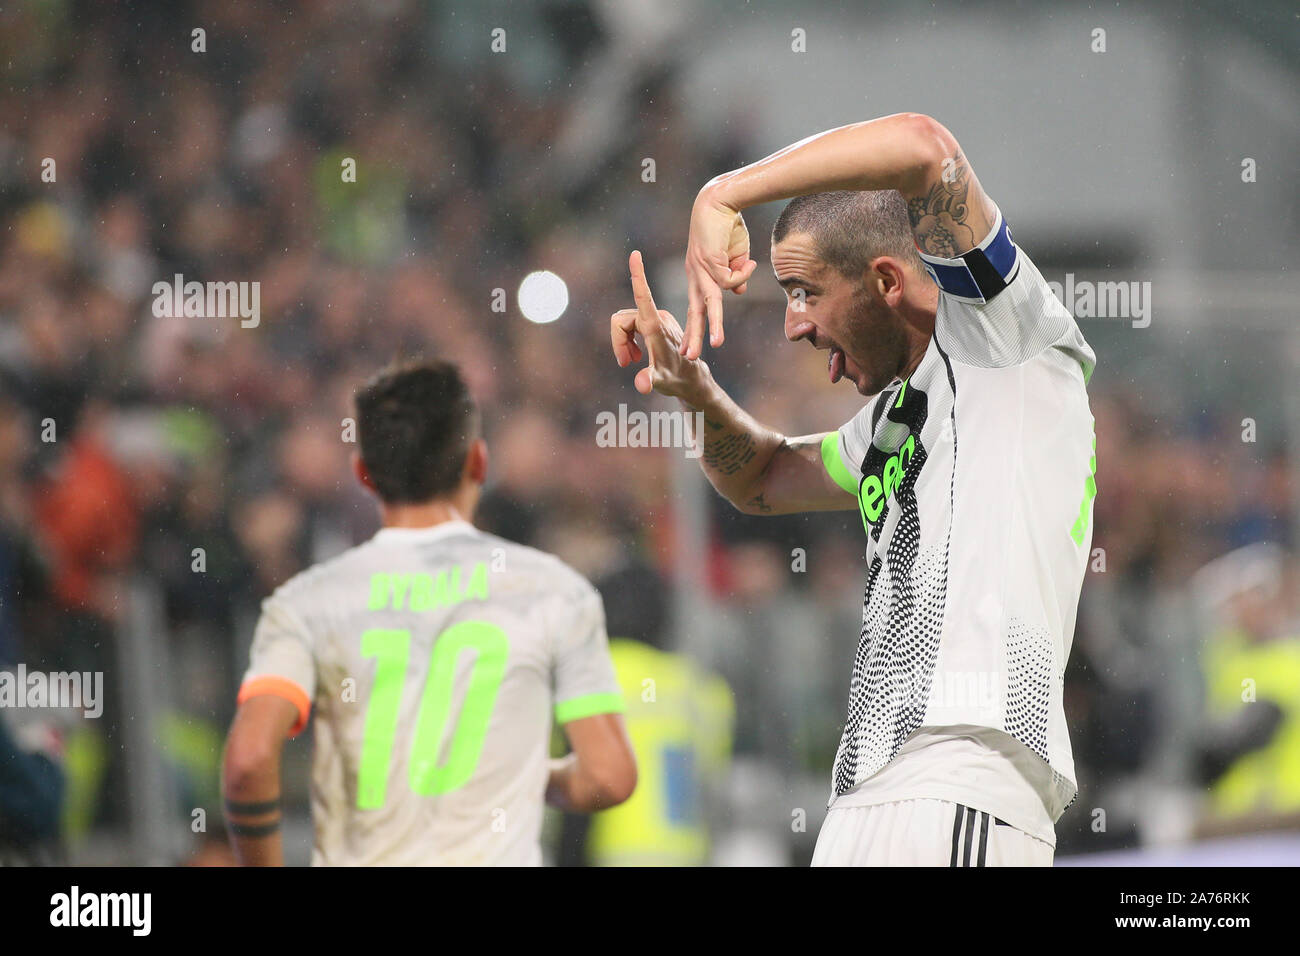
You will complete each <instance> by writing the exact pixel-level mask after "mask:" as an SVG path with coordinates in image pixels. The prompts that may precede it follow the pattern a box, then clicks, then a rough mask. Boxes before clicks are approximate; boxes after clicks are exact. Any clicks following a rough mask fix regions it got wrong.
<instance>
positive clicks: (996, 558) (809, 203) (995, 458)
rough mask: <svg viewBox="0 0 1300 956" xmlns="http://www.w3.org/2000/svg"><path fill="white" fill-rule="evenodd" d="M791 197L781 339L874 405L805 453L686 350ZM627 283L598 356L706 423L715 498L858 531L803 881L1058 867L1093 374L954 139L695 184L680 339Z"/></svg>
mask: <svg viewBox="0 0 1300 956" xmlns="http://www.w3.org/2000/svg"><path fill="white" fill-rule="evenodd" d="M790 197H795V198H793V199H792V201H791V202H790V203H789V204H788V205H787V206H786V208H785V209H784V210H783V212H782V213H781V216H780V218H779V219H778V221H777V224H776V226H775V229H774V230H773V236H772V266H773V270H774V271H775V273H776V278H777V281H778V282H779V283H780V284H781V286H782V287H783V288H784V289H785V290H786V292H787V296H788V302H787V308H786V314H785V333H786V337H787V338H788V339H789V340H790V341H792V342H798V341H800V340H803V341H806V342H808V343H809V344H811V345H812V346H813V347H814V348H817V349H824V350H826V351H827V354H828V370H829V377H830V380H831V381H832V382H837V381H839V380H840V379H842V378H845V379H848V380H850V381H851V382H852V383H853V384H854V385H855V386H856V388H857V390H858V392H860V393H861V394H862V395H864V396H874V398H872V399H871V401H869V402H868V403H867V404H866V405H865V406H864V407H863V408H862V410H861V411H860V412H859V413H858V414H857V415H856V416H855V417H854V418H853V420H852V421H850V422H848V423H847V424H845V425H843V426H841V427H840V428H839V429H838V430H836V431H831V432H828V433H826V434H818V435H807V436H803V437H799V438H792V437H786V436H784V435H781V434H779V433H777V432H775V431H773V430H772V429H770V428H767V427H765V426H763V425H761V424H759V423H758V422H757V421H755V420H754V419H753V418H752V417H750V416H749V415H748V414H746V413H745V412H744V411H743V410H742V409H740V408H739V407H737V405H736V404H735V403H734V402H733V401H732V400H731V399H730V398H728V397H727V395H726V394H725V393H724V392H723V391H722V390H721V389H720V388H719V387H718V385H717V384H716V383H715V382H714V381H713V379H712V377H711V375H710V373H709V369H708V367H707V365H706V364H705V363H704V362H703V361H702V360H701V359H700V357H699V356H700V352H701V349H702V346H703V338H704V331H705V325H706V320H707V325H708V327H709V330H710V332H711V336H710V340H711V343H712V345H713V346H714V347H717V346H719V345H721V344H722V338H723V335H722V291H723V290H724V289H730V290H732V291H733V292H736V293H742V292H744V291H745V287H746V282H747V280H748V279H749V278H750V276H751V275H752V274H753V270H754V268H755V265H756V263H755V262H754V261H753V260H752V259H750V257H749V239H748V234H747V232H746V230H745V226H744V221H743V219H742V218H741V215H740V214H741V211H742V210H743V209H746V208H748V207H750V206H754V205H757V204H759V203H764V202H770V201H773V200H777V199H786V198H790ZM631 268H632V274H633V275H632V279H633V291H634V295H635V298H636V301H637V309H635V310H623V311H621V312H618V313H616V314H615V315H614V316H613V317H612V318H611V334H612V338H613V345H614V354H615V357H616V358H617V360H618V362H619V364H620V365H623V366H626V365H627V364H628V363H630V362H634V361H640V360H641V359H642V358H643V357H645V356H647V355H648V359H649V366H648V367H647V368H643V369H641V370H640V371H639V372H638V373H637V376H636V380H635V381H636V386H637V388H638V390H639V391H641V392H643V393H648V392H649V391H650V390H651V389H652V388H653V389H657V390H658V391H660V392H663V393H665V394H668V395H675V396H677V397H678V398H680V399H681V400H682V401H683V402H684V403H685V404H686V405H687V406H688V407H689V408H690V409H692V410H695V411H701V412H703V413H704V423H705V427H704V452H703V455H702V457H701V464H702V466H703V468H704V470H705V473H706V474H707V476H708V478H709V480H710V481H711V482H712V483H713V485H714V487H715V488H716V489H717V490H718V491H719V492H720V493H721V494H722V495H724V496H725V497H726V498H727V499H729V500H730V501H731V502H732V503H733V504H734V505H736V507H738V508H739V509H741V510H742V511H745V512H747V513H752V514H784V513H791V512H799V511H822V510H835V509H856V510H858V511H859V513H860V516H861V526H862V528H863V530H864V533H865V536H866V561H867V568H866V587H865V594H864V600H863V615H862V630H861V634H860V639H859V644H858V648H857V652H856V654H855V657H854V660H853V667H852V675H851V679H850V682H849V713H848V719H847V721H846V724H845V727H844V731H843V736H842V738H841V740H840V745H839V750H838V753H837V755H836V758H835V765H834V770H833V773H832V796H831V800H830V803H829V809H828V811H827V815H826V821H825V823H824V824H823V826H822V830H821V833H820V834H819V837H818V841H817V848H816V851H815V854H814V858H813V862H814V864H823V865H853V864H867V865H874V864H880V865H940V866H949V865H952V866H984V865H990V866H991V865H1007V864H1009V865H1050V864H1051V861H1052V855H1053V852H1054V847H1055V822H1056V820H1057V819H1058V818H1059V817H1060V815H1061V813H1062V812H1063V811H1064V810H1065V808H1066V807H1067V806H1068V805H1069V803H1070V802H1071V801H1072V800H1073V798H1074V796H1075V794H1076V786H1075V779H1074V762H1073V759H1072V757H1071V751H1070V738H1069V734H1068V732H1067V729H1066V725H1065V714H1064V710H1063V707H1062V701H1061V690H1062V675H1063V673H1064V670H1065V664H1066V660H1067V658H1068V657H1069V653H1070V644H1071V641H1072V638H1073V632H1074V623H1075V614H1076V610H1077V607H1078V599H1079V591H1080V588H1081V586H1082V581H1083V576H1084V571H1085V566H1086V561H1087V557H1088V553H1089V547H1090V544H1091V540H1092V525H1091V517H1092V505H1093V497H1094V494H1095V489H1096V485H1095V482H1094V472H1095V467H1096V458H1095V448H1096V443H1095V438H1094V435H1093V418H1092V413H1091V411H1090V410H1089V406H1088V394H1087V390H1086V386H1087V382H1088V379H1089V377H1090V376H1091V374H1092V371H1093V368H1094V366H1095V364H1096V357H1095V355H1094V354H1093V352H1092V349H1091V348H1090V347H1089V346H1088V344H1087V342H1085V341H1084V339H1083V336H1082V334H1081V333H1080V331H1079V329H1078V326H1077V325H1076V324H1075V322H1074V319H1073V317H1072V316H1071V315H1070V313H1069V312H1067V311H1066V309H1065V308H1064V307H1063V306H1062V305H1061V304H1060V303H1059V302H1058V301H1057V300H1056V299H1055V298H1054V297H1053V295H1052V293H1051V291H1050V289H1049V287H1048V286H1047V283H1046V282H1045V281H1044V280H1043V277H1042V276H1041V275H1040V274H1039V272H1038V270H1037V269H1036V268H1035V267H1034V264H1033V263H1032V262H1031V261H1030V259H1029V257H1028V256H1027V255H1026V254H1025V253H1024V251H1023V250H1021V249H1019V248H1018V247H1017V246H1016V245H1015V243H1014V242H1013V241H1012V238H1011V233H1010V230H1009V229H1008V227H1007V223H1006V221H1005V220H1004V219H1003V217H1002V212H1001V211H1000V210H999V208H998V207H997V206H996V205H995V204H994V203H993V201H992V200H991V199H990V198H989V197H988V196H987V195H985V193H984V190H983V189H982V188H981V187H980V184H979V181H978V180H977V179H976V178H975V175H974V173H973V172H972V171H971V169H970V166H969V165H968V164H967V161H966V158H965V157H964V156H963V155H962V152H961V150H960V149H959V147H958V145H957V142H956V140H955V139H954V138H953V136H952V134H951V133H949V131H948V130H947V129H945V128H944V127H943V126H941V125H940V124H939V123H937V122H936V121H935V120H933V119H931V118H929V117H926V116H921V115H917V114H910V113H908V114H898V115H894V116H887V117H883V118H881V119H876V120H872V121H869V122H864V123H858V124H854V125H851V126H846V127H841V128H838V129H834V130H830V131H828V132H825V133H822V134H819V135H816V136H813V137H810V138H808V139H806V140H803V141H801V142H799V143H796V144H794V145H792V146H790V147H787V148H786V149H784V150H781V151H779V152H777V153H774V154H773V155H771V156H769V157H767V158H766V159H763V160H760V161H759V162H756V163H753V164H752V165H749V166H746V167H743V168H741V169H738V170H735V171H734V172H730V173H726V174H723V175H721V176H718V177H716V178H715V179H713V180H711V181H710V182H709V183H707V184H706V185H705V187H704V188H703V189H702V190H701V191H700V194H699V196H698V197H697V199H696V202H695V206H694V209H693V210H692V213H691V227H690V236H689V240H688V246H687V252H686V270H687V275H688V284H689V294H690V303H689V310H688V313H687V325H686V330H685V332H683V331H682V329H681V327H680V326H679V325H678V324H677V322H676V320H674V319H673V317H672V316H671V315H669V314H668V313H667V312H659V311H657V310H656V309H655V308H654V305H653V301H652V299H651V297H650V290H649V288H648V286H647V285H646V282H645V277H644V270H643V266H642V264H641V261H640V256H639V254H637V253H634V254H633V257H632V260H631ZM638 333H639V334H640V335H641V337H642V340H643V341H644V343H645V347H644V349H643V348H642V346H640V345H638V343H637V341H636V338H635V336H636V334H638ZM855 523H856V522H855Z"/></svg>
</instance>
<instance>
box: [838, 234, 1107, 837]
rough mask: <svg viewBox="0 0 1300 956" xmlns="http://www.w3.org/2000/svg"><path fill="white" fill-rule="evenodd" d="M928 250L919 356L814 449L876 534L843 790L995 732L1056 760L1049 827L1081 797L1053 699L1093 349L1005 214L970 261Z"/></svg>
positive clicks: (1076, 567) (1070, 577) (1085, 507)
mask: <svg viewBox="0 0 1300 956" xmlns="http://www.w3.org/2000/svg"><path fill="white" fill-rule="evenodd" d="M922 258H923V259H924V260H925V263H926V266H927V268H928V269H929V271H930V273H931V276H932V277H933V278H935V280H936V281H937V282H938V283H939V286H940V289H941V292H940V295H939V304H938V312H937V315H936V316H935V331H934V336H933V338H932V339H931V341H930V344H929V347H928V349H927V350H926V353H925V355H924V357H923V358H922V360H921V363H920V365H919V366H918V367H917V368H916V370H915V371H914V372H913V373H912V374H911V375H910V376H909V377H908V378H907V379H906V380H905V381H898V380H897V379H896V380H895V381H894V382H893V383H892V384H891V385H890V386H889V387H888V388H886V389H885V390H884V391H883V392H881V393H880V394H879V395H877V396H875V398H873V399H872V401H871V402H869V403H868V404H867V406H866V407H865V408H863V409H862V411H861V412H859V413H858V414H857V415H856V416H855V417H854V418H853V420H852V421H850V422H848V423H847V424H845V425H844V426H843V427H841V428H840V429H839V431H838V432H833V433H831V434H830V435H828V436H826V440H825V441H824V443H823V446H822V457H823V460H824V462H825V464H826V467H827V470H828V472H829V473H830V474H831V475H832V477H834V478H835V480H836V481H837V482H838V483H839V484H840V485H841V486H842V487H843V488H845V490H847V491H849V492H850V493H852V494H854V495H855V496H857V498H858V502H859V506H860V512H861V516H862V522H863V527H864V530H866V532H867V552H866V558H867V562H868V570H867V583H866V591H865V595H864V600H863V613H862V633H861V638H860V641H859V644H858V648H857V652H856V655H855V658H854V662H853V675H852V681H851V684H850V692H849V713H848V720H847V723H846V725H845V727H844V733H843V737H842V738H841V741H840V745H839V750H838V753H837V755H836V758H835V766H834V771H833V787H834V792H835V794H837V795H841V794H845V793H848V792H849V791H851V790H852V789H853V788H854V787H856V786H858V785H860V784H862V783H863V782H864V781H865V780H867V779H868V778H869V777H871V776H872V775H873V774H875V773H876V772H877V771H879V770H880V769H881V768H882V767H884V766H885V765H886V764H888V763H889V762H890V761H891V760H892V759H893V758H894V757H895V756H896V755H897V754H898V753H899V750H900V749H901V748H902V746H903V744H904V742H905V741H906V740H907V739H908V738H909V737H910V736H911V735H912V734H913V733H914V732H916V731H918V730H920V729H921V728H954V727H965V728H970V727H988V728H993V729H994V730H996V731H999V732H1002V733H1005V734H1007V735H1009V736H1010V737H1011V738H1014V740H1016V741H1019V742H1020V743H1021V744H1023V745H1024V746H1025V747H1027V748H1028V749H1029V750H1030V751H1032V752H1033V753H1034V754H1036V755H1037V756H1038V757H1039V758H1041V760H1042V761H1043V762H1044V763H1045V764H1046V765H1048V767H1050V773H1046V772H1045V773H1044V774H1042V775H1041V778H1040V779H1041V781H1045V782H1040V783H1038V784H1036V788H1037V789H1038V790H1039V791H1040V792H1039V796H1040V797H1041V798H1042V800H1043V803H1044V806H1045V807H1047V808H1048V811H1049V813H1050V814H1051V819H1052V820H1055V819H1056V818H1057V817H1059V816H1060V813H1061V812H1062V811H1063V810H1064V809H1065V807H1066V806H1067V805H1068V804H1069V803H1070V802H1071V801H1072V800H1073V798H1074V796H1075V794H1076V792H1077V787H1076V785H1075V775H1074V761H1073V757H1072V755H1071V751H1070V738H1069V734H1068V732H1067V729H1066V725H1065V714H1064V709H1063V706H1062V700H1061V696H1062V681H1063V675H1064V672H1065V665H1066V660H1067V658H1068V657H1069V654H1070V645H1071V642H1072V639H1073V634H1074V624H1075V614H1076V611H1077V608H1078V601H1079V592H1080V589H1081V586H1082V582H1083V576H1084V572H1085V570H1086V566H1087V560H1088V556H1089V548H1090V545H1091V541H1092V520H1091V519H1092V506H1093V498H1094V495H1095V491H1096V485H1095V480H1094V472H1095V468H1096V457H1095V449H1096V441H1095V437H1094V432H1093V417H1092V412H1091V410H1090V408H1089V406H1088V393H1087V387H1086V386H1087V383H1088V380H1089V378H1090V377H1091V375H1092V372H1093V369H1094V367H1095V365H1096V357H1095V355H1094V354H1093V351H1092V349H1091V348H1090V347H1089V345H1088V343H1087V342H1086V341H1084V338H1083V335H1082V333H1081V332H1080V331H1079V328H1078V325H1077V324H1076V323H1075V321H1074V318H1073V316H1071V315H1070V313H1069V312H1068V311H1067V310H1066V309H1065V307H1064V306H1063V305H1062V304H1061V303H1060V302H1059V301H1058V300H1057V299H1056V298H1055V297H1054V296H1053V295H1052V292H1051V289H1050V288H1049V287H1048V285H1047V283H1046V282H1045V281H1044V280H1043V277H1042V275H1041V274H1040V273H1039V271H1038V269H1037V268H1035V266H1034V264H1033V262H1031V261H1030V259H1029V257H1028V256H1026V255H1025V254H1024V252H1023V251H1021V250H1019V249H1018V248H1017V247H1016V246H1015V244H1014V242H1013V241H1012V239H1011V234H1010V231H1009V230H1008V229H1007V228H1006V226H1005V224H1004V222H1003V219H1002V215H1001V213H1000V212H999V213H998V217H997V222H996V224H995V226H994V228H993V230H992V231H991V232H990V234H989V236H988V237H987V238H986V239H985V240H984V242H982V243H981V244H980V246H979V247H977V248H976V249H974V250H971V252H970V253H966V254H964V255H963V256H962V257H960V258H958V259H954V260H948V259H940V258H937V257H933V256H923V257H922ZM1045 769H1046V768H1045Z"/></svg>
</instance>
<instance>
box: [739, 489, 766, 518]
mask: <svg viewBox="0 0 1300 956" xmlns="http://www.w3.org/2000/svg"><path fill="white" fill-rule="evenodd" d="M745 506H746V507H748V508H752V509H753V510H755V511H758V512H761V513H762V514H765V515H766V514H771V513H772V506H771V505H769V504H768V503H767V500H766V499H765V498H764V497H763V492H761V491H760V492H759V493H758V494H756V495H754V497H752V498H750V499H749V501H747V502H745Z"/></svg>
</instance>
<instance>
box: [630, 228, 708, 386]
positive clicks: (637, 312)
mask: <svg viewBox="0 0 1300 956" xmlns="http://www.w3.org/2000/svg"><path fill="white" fill-rule="evenodd" d="M628 269H629V270H630V271H631V274H632V297H633V298H634V299H635V300H636V308H635V309H621V310H619V311H618V312H615V313H614V314H613V315H612V316H610V319H609V334H610V340H611V343H612V345H613V347H614V358H615V360H616V361H617V362H618V364H619V367H620V368H626V367H627V366H628V365H629V364H630V363H632V362H639V361H641V360H642V359H643V358H644V359H647V360H648V364H647V365H646V367H645V368H643V369H641V370H640V371H639V372H637V373H636V379H635V380H634V382H633V384H635V385H636V390H637V391H638V392H640V393H641V394H643V395H648V394H650V392H651V391H656V392H659V393H660V394H661V395H671V396H675V397H677V398H680V399H682V400H684V401H685V402H686V403H687V404H696V403H697V402H698V401H699V400H701V399H702V398H703V396H704V393H705V391H706V390H707V383H708V381H709V368H708V366H707V365H705V364H704V362H703V361H701V360H699V359H689V358H685V357H684V356H683V355H682V350H681V344H682V338H683V337H682V327H681V326H680V325H678V324H677V320H676V319H675V318H673V316H672V313H671V312H666V311H664V310H663V309H657V308H655V300H654V296H652V295H651V294H650V284H649V283H648V282H646V277H645V263H644V262H643V261H642V259H641V253H640V252H639V251H638V252H633V253H632V255H631V256H630V257H629V259H628ZM637 335H640V336H641V340H642V341H643V342H644V343H645V347H644V348H642V347H641V346H640V345H638V344H637V341H636V336H637Z"/></svg>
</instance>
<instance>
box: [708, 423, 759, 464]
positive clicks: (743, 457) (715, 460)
mask: <svg viewBox="0 0 1300 956" xmlns="http://www.w3.org/2000/svg"><path fill="white" fill-rule="evenodd" d="M705 423H706V424H708V420H707V419H706V420H705ZM755 454H757V452H756V450H755V448H754V439H753V437H752V436H750V435H746V434H744V433H743V432H737V433H733V434H730V435H722V436H720V437H718V438H715V439H713V440H712V441H707V442H705V444H704V457H703V461H704V466H705V467H706V468H710V469H712V470H713V471H716V472H718V474H720V475H734V474H735V473H736V472H738V471H740V470H741V469H742V468H744V467H745V466H746V465H748V464H749V463H750V462H751V461H753V460H754V455H755Z"/></svg>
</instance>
